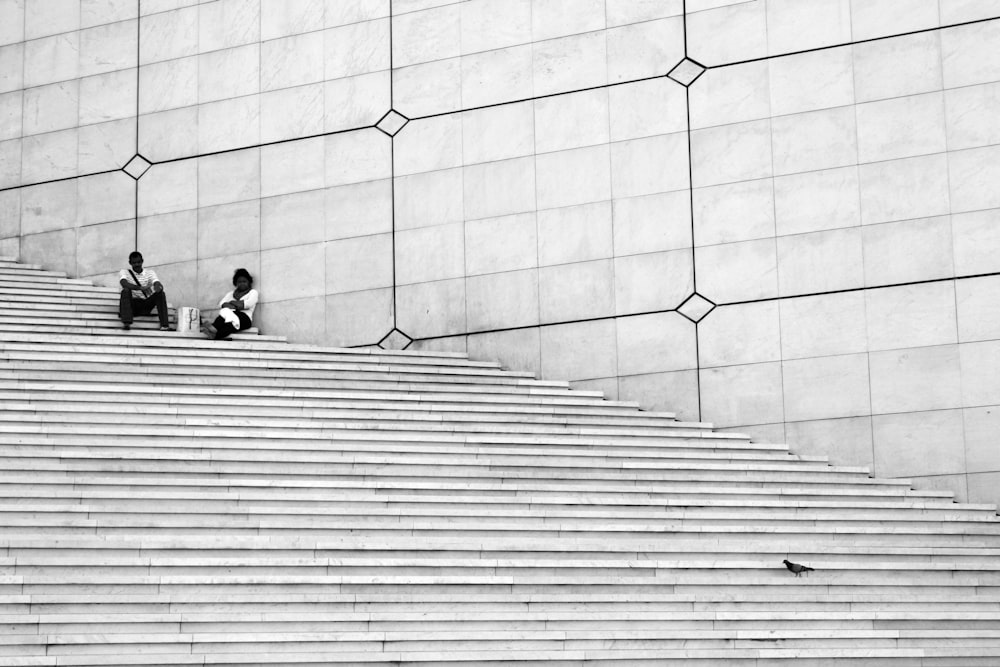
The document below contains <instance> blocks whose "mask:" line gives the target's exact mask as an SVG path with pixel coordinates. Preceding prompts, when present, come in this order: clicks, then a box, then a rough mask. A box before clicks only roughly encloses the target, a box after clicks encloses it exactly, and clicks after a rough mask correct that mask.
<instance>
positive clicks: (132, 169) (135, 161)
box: [122, 153, 153, 181]
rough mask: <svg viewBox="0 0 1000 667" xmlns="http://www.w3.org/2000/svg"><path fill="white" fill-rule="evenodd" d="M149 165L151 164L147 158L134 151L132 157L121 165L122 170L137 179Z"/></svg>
mask: <svg viewBox="0 0 1000 667" xmlns="http://www.w3.org/2000/svg"><path fill="white" fill-rule="evenodd" d="M151 166H153V165H152V164H150V162H149V160H147V159H146V158H144V157H143V156H141V155H139V154H138V153H136V154H135V155H133V156H132V159H131V160H129V161H128V163H127V164H126V165H125V166H124V167H122V171H124V172H125V173H126V174H128V175H129V176H131V177H132V178H134V179H135V180H137V181H138V180H139V179H140V178H141V177H142V175H143V174H145V173H146V172H147V171H148V170H149V168H150V167H151Z"/></svg>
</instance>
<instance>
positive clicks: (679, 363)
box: [616, 313, 698, 377]
mask: <svg viewBox="0 0 1000 667" xmlns="http://www.w3.org/2000/svg"><path fill="white" fill-rule="evenodd" d="M616 333H617V338H618V354H617V357H618V369H617V372H616V375H618V376H620V377H621V376H628V375H646V374H651V373H662V372H668V371H681V370H693V369H697V367H698V353H697V350H696V346H697V342H696V340H695V325H694V324H693V323H692V322H691V321H690V320H688V319H687V318H685V317H683V316H682V315H679V314H677V313H654V314H652V315H638V316H636V317H626V318H619V319H618V326H617V331H616Z"/></svg>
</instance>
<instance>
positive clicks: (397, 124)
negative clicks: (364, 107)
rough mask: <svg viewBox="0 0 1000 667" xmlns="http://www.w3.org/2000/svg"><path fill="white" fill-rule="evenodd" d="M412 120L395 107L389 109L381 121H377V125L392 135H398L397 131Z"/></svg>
mask: <svg viewBox="0 0 1000 667" xmlns="http://www.w3.org/2000/svg"><path fill="white" fill-rule="evenodd" d="M409 122H410V119H409V118H407V117H406V116H404V115H403V114H401V113H399V112H398V111H396V110H395V109H389V111H387V112H386V114H385V115H384V116H382V119H381V120H379V122H377V123H375V127H377V128H378V129H380V130H382V131H383V132H385V133H386V134H388V135H389V136H390V137H394V136H396V133H397V132H399V131H400V130H402V129H403V126H404V125H406V124H407V123H409Z"/></svg>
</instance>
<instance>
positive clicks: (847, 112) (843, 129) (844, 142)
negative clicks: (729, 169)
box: [771, 106, 858, 175]
mask: <svg viewBox="0 0 1000 667" xmlns="http://www.w3.org/2000/svg"><path fill="white" fill-rule="evenodd" d="M855 123H856V114H855V109H854V107H851V106H846V107H837V108H835V109H823V110H820V111H809V112H805V113H798V114H792V115H790V116H780V117H777V118H774V119H773V120H772V121H771V144H772V151H773V156H774V173H775V174H776V175H784V174H794V173H799V172H804V171H816V170H819V169H832V168H834V167H844V166H848V165H853V164H857V162H858V137H857V130H856V127H855Z"/></svg>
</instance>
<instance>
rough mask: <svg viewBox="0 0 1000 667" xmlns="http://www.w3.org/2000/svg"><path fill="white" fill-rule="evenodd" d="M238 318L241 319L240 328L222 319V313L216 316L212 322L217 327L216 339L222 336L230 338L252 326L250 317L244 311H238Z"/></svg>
mask: <svg viewBox="0 0 1000 667" xmlns="http://www.w3.org/2000/svg"><path fill="white" fill-rule="evenodd" d="M236 318H237V319H238V320H239V321H240V328H239V329H237V328H236V327H234V326H233V325H232V324H230V323H229V322H227V321H225V320H224V319H222V315H219V316H218V317H216V318H215V321H214V322H212V326H213V327H215V340H219V339H220V338H229V337H230V336H232V335H233V334H234V333H235V332H237V331H245V330H247V329H249V328H250V318H249V317H247V314H246V313H244V312H243V311H240V310H237V311H236Z"/></svg>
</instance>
